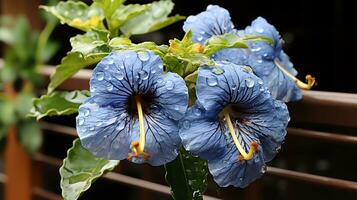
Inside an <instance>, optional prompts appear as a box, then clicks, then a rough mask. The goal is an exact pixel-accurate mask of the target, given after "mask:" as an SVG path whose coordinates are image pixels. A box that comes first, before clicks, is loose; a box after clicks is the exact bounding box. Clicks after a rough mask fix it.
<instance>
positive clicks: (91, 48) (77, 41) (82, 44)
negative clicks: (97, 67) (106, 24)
mask: <svg viewBox="0 0 357 200" xmlns="http://www.w3.org/2000/svg"><path fill="white" fill-rule="evenodd" d="M70 42H71V46H72V50H71V51H72V52H75V51H77V52H81V53H82V54H83V55H88V54H90V53H101V52H109V51H110V50H109V46H108V42H109V32H108V31H106V30H97V29H91V30H89V31H88V32H87V33H85V34H83V35H77V36H75V37H72V38H71V39H70Z"/></svg>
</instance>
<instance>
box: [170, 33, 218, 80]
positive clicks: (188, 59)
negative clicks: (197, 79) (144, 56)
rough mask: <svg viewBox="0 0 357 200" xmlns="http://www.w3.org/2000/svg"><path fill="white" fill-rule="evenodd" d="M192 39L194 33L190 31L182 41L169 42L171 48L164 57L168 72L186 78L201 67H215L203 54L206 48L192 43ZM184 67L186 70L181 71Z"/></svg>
mask: <svg viewBox="0 0 357 200" xmlns="http://www.w3.org/2000/svg"><path fill="white" fill-rule="evenodd" d="M191 38H192V32H191V31H188V32H187V33H186V34H185V36H184V37H183V39H182V40H181V41H180V40H178V39H173V40H170V41H169V43H170V47H169V49H168V53H167V54H166V55H165V57H164V62H165V64H166V66H167V68H168V71H173V72H176V73H178V74H179V75H180V76H182V77H185V76H187V75H188V74H191V73H192V72H194V71H196V70H197V68H198V67H199V66H201V65H209V66H211V65H214V61H213V60H211V58H210V57H209V56H208V55H206V54H204V53H203V51H204V46H203V45H202V44H200V43H194V42H192V40H191ZM175 60H176V61H175ZM182 67H184V69H180V68H182Z"/></svg>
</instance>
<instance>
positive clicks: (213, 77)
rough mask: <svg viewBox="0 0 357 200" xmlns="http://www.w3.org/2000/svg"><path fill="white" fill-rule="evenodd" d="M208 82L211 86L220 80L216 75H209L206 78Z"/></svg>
mask: <svg viewBox="0 0 357 200" xmlns="http://www.w3.org/2000/svg"><path fill="white" fill-rule="evenodd" d="M206 81H207V84H208V85H209V86H211V87H213V86H216V85H217V84H218V80H217V78H216V77H215V76H209V77H207V79H206Z"/></svg>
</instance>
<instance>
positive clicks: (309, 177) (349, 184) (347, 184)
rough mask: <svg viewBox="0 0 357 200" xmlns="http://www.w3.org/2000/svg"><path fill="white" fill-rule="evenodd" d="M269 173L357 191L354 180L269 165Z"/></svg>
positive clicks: (356, 183) (356, 184)
mask: <svg viewBox="0 0 357 200" xmlns="http://www.w3.org/2000/svg"><path fill="white" fill-rule="evenodd" d="M267 173H268V174H271V175H274V176H280V177H284V178H289V179H293V180H299V181H303V182H308V183H314V184H318V185H324V186H329V187H333V188H339V189H346V190H353V191H357V182H354V181H348V180H342V179H337V178H330V177H325V176H318V175H313V174H307V173H303V172H297V171H292V170H287V169H281V168H276V167H268V168H267Z"/></svg>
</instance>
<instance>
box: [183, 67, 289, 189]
mask: <svg viewBox="0 0 357 200" xmlns="http://www.w3.org/2000/svg"><path fill="white" fill-rule="evenodd" d="M217 68H219V69H220V70H217ZM217 71H220V72H222V71H223V73H217ZM196 95H197V101H196V104H195V105H194V106H193V107H192V108H190V109H189V110H188V112H187V113H186V116H185V118H184V119H183V120H182V121H181V124H182V125H181V127H182V128H181V129H180V137H181V139H182V143H183V145H184V147H185V149H187V150H188V151H190V152H191V153H193V154H194V155H198V156H200V157H202V158H204V159H208V161H209V169H210V171H211V174H212V175H213V176H214V179H215V181H216V182H217V183H218V184H219V185H220V186H228V185H234V186H237V187H245V186H246V185H247V184H249V183H250V182H252V181H253V180H255V179H257V178H258V177H260V176H261V174H262V172H261V170H262V169H263V167H264V166H265V162H268V161H270V160H271V159H272V158H273V157H274V156H275V154H276V153H277V152H278V149H280V145H281V143H282V142H283V140H284V138H285V135H286V130H285V129H286V126H287V123H288V120H289V114H288V110H287V107H286V105H285V104H284V103H282V102H280V101H278V100H275V99H273V98H272V97H271V95H270V92H269V90H268V89H267V88H266V87H265V86H264V84H263V82H262V80H261V79H260V78H258V77H257V76H255V75H254V74H253V73H252V70H251V68H249V67H247V66H242V65H235V64H233V63H228V62H217V64H216V66H214V67H200V69H199V71H198V78H197V84H196ZM197 108H199V110H200V111H201V113H200V114H199V115H198V114H197ZM227 108H228V109H229V115H230V116H231V119H232V123H233V124H234V129H235V134H236V135H237V139H238V141H239V142H240V144H241V145H242V147H243V148H244V150H245V151H246V152H248V151H249V149H250V145H251V144H252V143H253V142H256V143H257V144H258V152H256V153H255V154H254V156H253V158H252V159H251V160H243V161H241V160H238V158H239V156H240V152H239V151H238V150H237V148H236V146H235V144H234V142H233V140H232V135H231V134H230V132H229V131H228V128H227V124H226V122H225V121H224V120H223V118H222V111H223V110H224V109H227Z"/></svg>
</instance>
